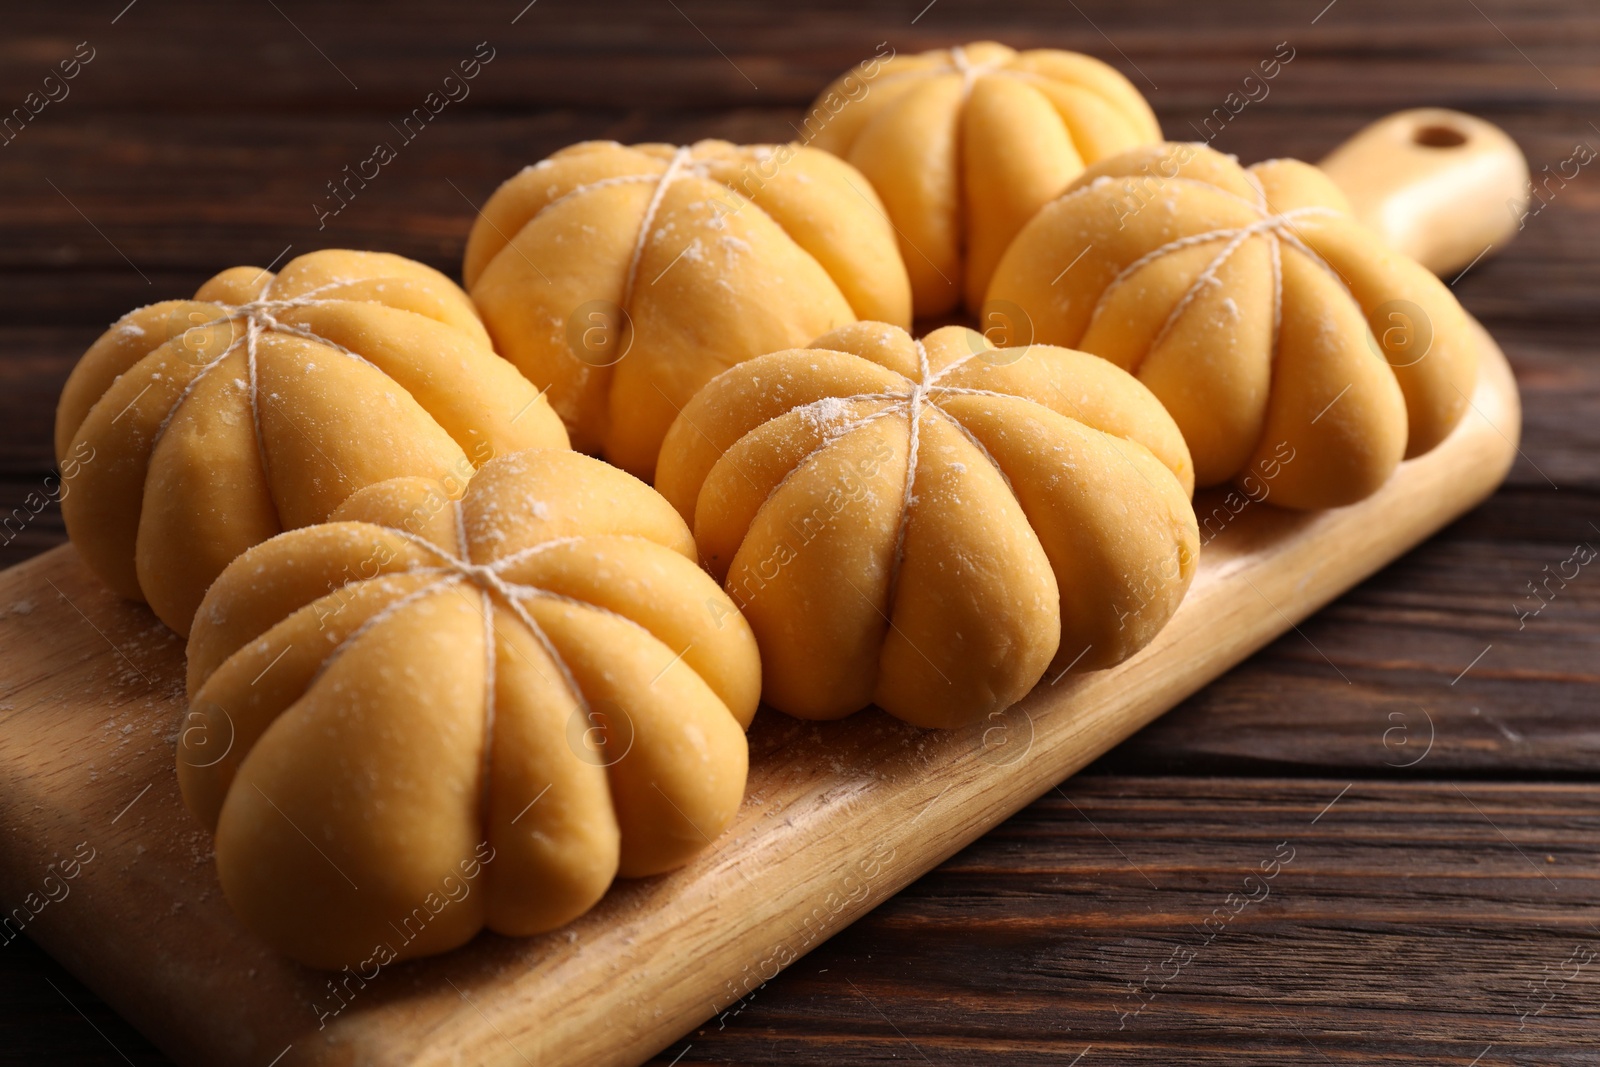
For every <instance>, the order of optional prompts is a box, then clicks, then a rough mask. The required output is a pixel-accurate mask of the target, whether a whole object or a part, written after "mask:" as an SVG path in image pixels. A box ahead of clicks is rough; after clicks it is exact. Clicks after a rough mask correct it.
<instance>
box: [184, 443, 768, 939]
mask: <svg viewBox="0 0 1600 1067" xmlns="http://www.w3.org/2000/svg"><path fill="white" fill-rule="evenodd" d="M333 520H334V521H332V522H329V523H327V524H324V525H318V526H310V527H306V528H303V529H299V530H292V531H290V532H288V533H285V534H280V535H279V536H277V537H275V538H273V539H272V540H270V541H267V542H265V543H263V544H260V545H257V546H256V547H255V548H252V549H251V550H249V551H248V552H246V553H245V554H244V555H243V556H241V557H239V558H238V559H237V560H235V561H234V562H233V563H232V564H231V565H230V566H229V567H228V569H227V570H225V571H224V572H223V573H222V576H221V577H220V578H218V579H217V582H216V584H215V585H214V586H212V587H211V590H210V592H208V593H207V594H206V599H205V603H204V604H203V605H202V606H201V608H200V611H199V613H198V614H197V615H196V617H195V625H194V632H193V633H192V634H191V635H190V637H189V679H188V688H189V696H190V711H189V714H188V718H187V720H186V722H185V723H184V728H183V730H182V731H181V735H180V740H179V743H178V780H179V784H180V785H181V786H182V789H183V797H184V801H185V803H187V805H188V807H189V810H190V811H192V812H193V813H194V814H195V816H196V817H197V818H198V819H199V820H200V821H201V822H203V823H204V824H205V825H206V827H207V829H210V830H212V831H214V833H215V835H216V854H217V869H218V873H219V874H220V875H221V879H222V888H223V891H224V892H225V893H226V895H227V898H228V901H229V903H230V904H231V905H232V906H233V909H234V911H235V912H236V913H237V914H238V915H239V917H240V918H241V919H242V920H243V921H244V923H245V925H247V926H248V927H250V929H252V930H254V931H255V932H256V933H257V934H259V935H260V936H261V937H263V938H264V939H265V940H266V941H267V942H268V943H270V944H271V945H273V946H274V947H275V948H277V949H279V950H280V951H283V952H285V953H287V954H288V955H290V956H292V957H294V958H295V959H297V960H300V961H302V962H304V963H308V964H311V965H313V966H317V967H330V968H333V967H342V966H352V967H359V966H360V965H361V964H362V962H363V961H368V960H372V959H373V958H374V956H375V955H376V956H379V957H381V956H383V955H385V954H386V952H385V949H386V950H387V953H390V954H392V955H390V958H400V959H404V958H406V957H410V956H423V955H429V954H432V953H436V952H444V951H446V950H448V949H451V948H454V947H455V946H457V945H460V944H462V943H463V942H465V941H467V940H468V939H470V938H471V937H472V936H473V935H474V934H476V933H477V932H478V930H479V929H481V928H483V927H485V926H487V927H488V928H489V929H491V930H495V931H497V932H499V933H503V934H510V935H517V936H520V935H526V934H533V933H538V932H540V931H543V930H549V929H552V928H554V927H557V926H560V925H562V924H563V923H566V922H568V921H569V920H571V919H572V918H574V917H575V916H578V915H581V914H582V913H583V912H585V911H587V910H588V909H589V908H591V907H593V906H594V904H595V902H596V901H598V900H599V899H600V897H601V896H602V895H603V894H604V893H605V891H606V887H607V886H609V885H610V884H611V881H612V879H613V878H614V877H615V876H618V875H621V876H623V877H630V878H631V877H638V876H642V875H650V874H657V873H659V872H662V871H667V870H671V869H672V868H674V867H677V866H679V865H681V864H683V863H684V862H686V861H687V860H688V859H689V858H690V857H691V856H693V855H694V854H695V853H697V852H699V851H700V850H701V849H703V848H705V847H706V846H707V844H708V843H709V842H710V841H712V840H713V839H714V838H716V836H717V835H718V834H720V833H721V832H722V831H723V830H724V829H725V828H726V827H727V826H728V824H729V823H730V822H731V821H732V820H733V817H734V814H735V813H736V812H737V811H738V808H739V804H740V801H741V799H742V797H743V794H744V783H745V772H746V769H747V760H748V755H747V751H746V746H745V737H744V729H745V727H746V726H748V725H749V722H750V718H751V716H752V715H753V714H754V713H755V709H756V701H757V698H758V696H759V693H760V689H761V673H760V657H759V654H758V653H757V651H756V645H755V639H754V637H753V636H752V634H751V632H750V628H749V626H748V625H746V624H745V621H744V620H743V619H742V618H741V617H740V616H739V614H738V612H737V610H735V608H734V606H733V604H732V603H731V602H729V601H728V599H727V597H726V596H724V595H723V593H722V592H721V590H719V589H718V588H717V585H716V583H715V582H714V581H712V580H711V578H710V577H708V576H707V575H706V573H705V572H704V571H702V570H701V569H700V568H699V567H698V566H696V565H695V562H694V556H693V552H694V542H693V540H692V539H691V538H690V536H689V531H688V529H687V528H686V527H685V526H684V524H683V521H682V520H681V519H680V518H679V517H678V516H677V515H676V514H675V513H674V512H673V510H672V508H671V507H670V506H669V505H668V504H667V502H666V501H664V500H662V499H661V497H660V496H659V495H658V494H656V493H655V492H653V491H652V490H651V489H650V487H649V486H646V485H644V484H642V483H640V482H639V481H638V480H637V479H635V478H633V477H631V476H630V475H628V474H625V473H623V472H622V471H619V470H617V469H616V468H614V467H609V466H607V465H605V464H604V463H601V462H600V461H599V460H596V459H591V458H589V457H587V456H581V455H578V454H576V453H573V452H566V451H556V450H535V451H530V452H524V453H520V454H518V455H513V456H508V457H504V458H501V459H496V460H494V461H492V462H490V463H489V464H487V465H485V466H484V467H483V469H482V470H480V471H479V472H478V473H477V475H476V476H475V477H474V478H473V479H472V482H471V484H470V485H469V486H468V488H467V492H466V496H465V498H464V499H463V500H460V501H459V502H458V501H454V500H452V499H451V497H450V494H449V491H448V489H447V487H445V486H443V485H441V484H440V483H438V482H434V481H430V480H428V479H424V478H403V479H396V480H393V481H388V482H382V483H379V484H377V485H374V486H369V487H367V488H366V489H363V490H361V491H359V492H357V493H356V494H354V495H353V496H352V497H351V498H350V499H349V500H347V501H346V502H345V503H344V505H343V506H342V507H340V508H339V509H338V510H337V511H336V512H335V513H334V515H333Z"/></svg>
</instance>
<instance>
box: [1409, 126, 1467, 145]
mask: <svg viewBox="0 0 1600 1067" xmlns="http://www.w3.org/2000/svg"><path fill="white" fill-rule="evenodd" d="M1411 139H1412V140H1413V141H1415V142H1416V143H1417V144H1419V145H1421V146H1422V147H1424V148H1457V147H1459V146H1461V145H1464V144H1466V143H1467V135H1466V134H1464V133H1462V132H1461V131H1460V130H1458V129H1456V128H1455V127H1454V126H1437V125H1435V126H1421V127H1418V128H1417V130H1416V132H1414V133H1413V134H1412V135H1411Z"/></svg>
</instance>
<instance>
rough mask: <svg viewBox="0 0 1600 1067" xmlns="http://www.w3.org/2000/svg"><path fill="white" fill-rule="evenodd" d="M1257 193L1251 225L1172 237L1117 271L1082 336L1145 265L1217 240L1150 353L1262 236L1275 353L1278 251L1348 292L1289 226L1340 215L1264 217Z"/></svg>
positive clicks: (1314, 210)
mask: <svg viewBox="0 0 1600 1067" xmlns="http://www.w3.org/2000/svg"><path fill="white" fill-rule="evenodd" d="M1252 177H1253V176H1252ZM1257 194H1258V206H1257V207H1256V210H1257V211H1258V212H1259V213H1260V214H1261V217H1260V218H1258V219H1257V220H1256V221H1255V222H1251V223H1248V224H1246V225H1243V226H1225V227H1220V228H1218V229H1214V230H1206V231H1205V232H1203V233H1196V234H1190V235H1189V236H1187V237H1179V238H1176V239H1174V240H1171V241H1168V242H1167V243H1166V244H1163V245H1161V246H1159V247H1157V248H1154V249H1151V250H1150V251H1149V252H1146V253H1145V254H1144V255H1142V256H1140V257H1139V258H1138V259H1136V260H1134V261H1133V262H1132V263H1129V264H1128V265H1127V266H1126V267H1123V268H1122V270H1121V271H1119V272H1118V273H1117V275H1116V276H1115V277H1114V278H1112V279H1111V281H1110V282H1109V283H1108V284H1107V285H1106V287H1105V289H1104V290H1103V291H1102V292H1101V293H1100V299H1099V300H1097V301H1096V302H1095V305H1094V309H1093V310H1092V311H1091V312H1090V313H1089V323H1088V326H1086V327H1085V333H1087V332H1088V330H1089V329H1090V328H1092V327H1093V326H1094V323H1095V322H1096V321H1097V320H1098V319H1099V317H1100V315H1101V313H1102V312H1103V311H1105V309H1106V307H1107V306H1108V305H1109V304H1110V303H1111V298H1112V296H1113V295H1114V294H1115V293H1116V291H1117V290H1118V289H1120V288H1121V287H1122V286H1123V285H1124V284H1126V283H1127V281H1128V280H1129V279H1130V278H1132V277H1133V276H1134V275H1136V274H1138V273H1139V272H1140V271H1141V270H1143V269H1144V268H1145V267H1147V266H1149V265H1150V264H1151V263H1154V262H1155V261H1156V260H1158V259H1161V258H1163V257H1165V256H1169V255H1172V254H1173V253H1174V252H1181V251H1183V250H1184V249H1187V248H1194V247H1197V246H1199V245H1205V244H1212V243H1215V242H1217V241H1223V242H1225V243H1224V244H1223V246H1222V248H1221V250H1220V251H1218V252H1217V254H1216V255H1215V256H1213V257H1212V258H1211V261H1210V262H1208V263H1207V264H1206V266H1205V268H1204V269H1203V270H1201V271H1200V273H1199V274H1197V275H1196V276H1195V279H1194V281H1193V282H1192V283H1190V285H1189V287H1188V288H1187V289H1186V290H1184V292H1183V295H1182V296H1180V297H1179V298H1178V300H1177V302H1176V303H1175V304H1173V306H1172V310H1171V312H1170V313H1168V315H1167V317H1166V319H1165V320H1163V321H1162V324H1161V328H1160V329H1159V330H1157V331H1156V334H1155V337H1154V338H1153V339H1152V340H1151V342H1150V346H1149V348H1148V349H1147V352H1148V351H1154V350H1155V349H1156V348H1158V347H1159V346H1160V345H1161V343H1162V342H1163V341H1164V340H1166V338H1167V335H1168V334H1170V333H1171V332H1172V330H1173V328H1174V327H1176V326H1177V324H1178V320H1179V319H1180V318H1182V317H1183V313H1184V312H1185V311H1186V310H1188V308H1189V305H1190V304H1192V303H1193V302H1194V301H1195V299H1196V298H1197V297H1198V296H1199V295H1200V294H1201V293H1202V292H1204V291H1205V289H1206V288H1207V287H1209V286H1211V285H1213V284H1216V280H1217V274H1218V272H1220V271H1221V270H1222V267H1223V266H1224V265H1225V264H1226V263H1227V262H1228V260H1229V259H1231V258H1232V256H1233V254H1234V253H1235V252H1236V251H1238V250H1239V248H1240V247H1242V246H1243V245H1244V243H1245V242H1246V241H1248V240H1249V239H1250V238H1252V237H1260V236H1265V237H1267V238H1269V239H1270V248H1269V256H1270V259H1271V263H1272V306H1273V314H1272V322H1273V329H1272V345H1273V351H1274V352H1276V350H1277V335H1278V327H1279V326H1280V325H1281V324H1282V322H1283V259H1282V246H1283V245H1288V246H1289V247H1291V248H1293V249H1294V250H1295V251H1296V252H1299V253H1300V254H1301V255H1303V256H1305V257H1306V259H1308V260H1310V261H1311V262H1312V263H1314V264H1316V265H1317V266H1319V267H1321V268H1322V269H1323V270H1324V271H1326V272H1327V273H1328V274H1329V275H1330V276H1331V277H1332V278H1333V279H1334V280H1335V281H1337V282H1338V283H1339V285H1340V286H1341V287H1342V288H1344V289H1346V291H1348V289H1349V287H1348V285H1346V283H1345V280H1344V279H1343V278H1342V277H1340V276H1339V272H1338V271H1336V270H1334V269H1333V266H1332V265H1331V264H1329V263H1328V261H1327V260H1325V259H1324V258H1323V257H1322V256H1321V255H1320V254H1319V253H1318V252H1317V251H1316V250H1315V249H1313V248H1312V247H1311V246H1310V245H1308V244H1306V242H1305V241H1303V240H1302V239H1301V238H1300V236H1299V234H1298V233H1296V232H1295V223H1296V222H1297V221H1299V220H1301V219H1306V218H1316V217H1337V216H1338V215H1340V214H1341V213H1340V212H1339V211H1337V210H1335V209H1334V208H1330V207H1322V206H1320V205H1310V206H1306V207H1297V208H1290V209H1289V210H1288V211H1282V212H1276V213H1273V214H1267V211H1268V210H1269V209H1268V208H1267V206H1266V196H1265V193H1264V191H1263V190H1261V188H1260V185H1259V183H1257Z"/></svg>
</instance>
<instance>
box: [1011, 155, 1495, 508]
mask: <svg viewBox="0 0 1600 1067" xmlns="http://www.w3.org/2000/svg"><path fill="white" fill-rule="evenodd" d="M988 306H989V307H990V308H994V309H1001V311H997V312H996V314H1000V313H1002V312H1003V313H1005V314H1008V315H1010V316H1012V317H1015V318H1019V319H1021V320H1023V321H1022V322H1021V323H1020V324H1015V323H1014V324H1012V328H1013V329H1014V330H1015V331H1016V332H1018V333H1020V334H1023V335H1026V336H1029V337H1031V338H1032V339H1033V340H1035V341H1039V342H1043V343H1046V344H1060V345H1071V346H1073V347H1075V348H1081V349H1083V350H1084V351H1086V352H1093V353H1095V354H1096V355H1099V356H1103V357H1105V358H1106V359H1108V360H1110V361H1111V362H1112V363H1115V364H1116V365H1117V366H1119V367H1121V368H1123V369H1124V370H1127V371H1129V372H1130V373H1132V374H1134V375H1136V376H1137V377H1138V378H1139V380H1140V381H1142V382H1143V383H1144V384H1145V385H1147V386H1149V387H1150V390H1151V391H1152V392H1153V393H1155V395H1156V396H1157V397H1159V398H1160V399H1161V402H1162V403H1163V404H1165V405H1166V408H1167V410H1168V411H1170V412H1171V413H1172V417H1173V418H1174V419H1176V420H1177V423H1178V426H1179V427H1180V428H1181V429H1182V430H1183V435H1184V439H1185V440H1186V441H1188V444H1189V450H1190V451H1191V452H1192V453H1193V455H1194V464H1195V480H1196V482H1197V483H1198V484H1199V485H1201V486H1208V485H1216V484H1219V483H1223V482H1228V481H1242V480H1243V479H1246V478H1253V479H1255V480H1256V481H1257V482H1264V483H1268V484H1267V491H1268V492H1269V493H1270V495H1271V499H1272V501H1273V503H1276V504H1281V505H1283V506H1285V507H1292V508H1325V507H1336V506H1339V505H1342V504H1349V503H1353V502H1354V501H1357V500H1360V499H1362V498H1363V497H1365V496H1367V495H1369V494H1371V493H1372V492H1373V491H1375V490H1376V489H1377V488H1378V487H1379V486H1380V485H1382V484H1383V483H1384V481H1385V480H1386V479H1387V478H1388V477H1389V475H1390V474H1391V473H1392V472H1393V471H1394V468H1395V466H1396V465H1397V464H1398V463H1399V462H1400V460H1401V459H1402V458H1409V457H1412V456H1417V455H1420V454H1422V453H1424V452H1426V451H1428V450H1429V449H1431V448H1433V446H1435V445H1437V444H1438V443H1439V442H1440V441H1442V440H1443V439H1444V438H1445V436H1446V435H1447V434H1448V433H1449V432H1450V430H1451V428H1452V427H1454V426H1455V424H1456V422H1457V421H1458V420H1459V419H1460V418H1461V414H1462V412H1463V411H1464V410H1465V409H1466V407H1467V404H1468V398H1469V397H1470V396H1471V395H1472V391H1473V386H1474V384H1475V381H1476V377H1477V346H1476V343H1475V341H1474V339H1473V336H1472V332H1471V328H1470V323H1469V321H1468V319H1467V315H1466V313H1465V312H1464V311H1462V309H1461V306H1460V305H1459V304H1458V303H1456V299H1455V297H1454V296H1453V295H1452V294H1451V293H1450V290H1449V289H1447V288H1446V287H1445V286H1444V284H1443V283H1442V282H1440V281H1439V279H1438V278H1436V277H1434V276H1433V275H1432V274H1431V273H1429V272H1428V271H1427V270H1425V269H1423V268H1422V267H1421V266H1419V265H1417V264H1416V263H1414V262H1412V261H1411V260H1410V259H1407V258H1406V257H1405V256H1402V255H1401V254H1399V253H1398V252H1395V251H1393V250H1392V249H1390V248H1388V247H1387V246H1385V245H1384V244H1383V242H1382V241H1381V240H1380V239H1379V238H1378V237H1377V236H1376V235H1375V234H1373V233H1372V232H1371V231H1369V230H1367V229H1366V228H1365V227H1363V226H1361V225H1360V224H1359V223H1357V222H1356V221H1355V220H1354V219H1353V218H1351V217H1350V214H1349V205H1348V203H1347V202H1346V200H1345V198H1344V196H1343V194H1342V193H1340V192H1339V190H1338V189H1337V188H1336V187H1335V186H1334V184H1333V182H1332V181H1330V180H1329V179H1328V177H1327V176H1326V175H1324V174H1323V173H1322V172H1321V171H1319V170H1317V169H1316V168H1315V167H1312V166H1309V165H1307V164H1305V163H1300V162H1298V161H1296V160H1292V159H1279V160H1269V161H1268V162H1265V163H1258V164H1256V165H1255V166H1253V167H1250V168H1249V169H1248V170H1246V169H1244V168H1242V167H1240V166H1239V164H1238V163H1237V162H1236V161H1235V160H1234V159H1233V158H1232V157H1231V156H1224V155H1221V154H1220V153H1218V152H1215V151H1213V150H1211V149H1210V148H1206V147H1204V146H1202V145H1195V144H1167V145H1155V146H1150V147H1147V148H1140V149H1136V150H1134V151H1132V152H1128V153H1125V154H1124V155H1121V156H1118V157H1116V158H1115V159H1111V160H1107V161H1106V162H1104V163H1101V164H1099V165H1097V166H1094V167H1091V168H1089V170H1087V171H1086V172H1085V173H1084V174H1083V176H1082V177H1080V178H1079V179H1078V180H1077V181H1076V182H1074V183H1073V184H1072V186H1071V187H1070V188H1069V189H1068V190H1067V192H1065V193H1064V194H1062V196H1061V197H1060V198H1058V199H1057V200H1055V201H1053V202H1052V203H1050V204H1049V205H1047V206H1046V207H1045V208H1043V209H1042V210H1041V211H1040V212H1039V214H1038V215H1037V216H1035V217H1034V219H1033V221H1032V222H1030V223H1029V224H1028V225H1027V226H1026V227H1025V228H1024V229H1023V231H1022V232H1021V233H1020V234H1018V235H1017V239H1016V241H1014V242H1013V243H1012V245H1011V248H1010V249H1009V250H1008V251H1007V252H1006V255H1005V258H1004V259H1002V260H1001V262H1000V265H999V267H998V268H997V269H996V270H995V275H994V280H993V282H992V283H991V284H990V286H989V305H988Z"/></svg>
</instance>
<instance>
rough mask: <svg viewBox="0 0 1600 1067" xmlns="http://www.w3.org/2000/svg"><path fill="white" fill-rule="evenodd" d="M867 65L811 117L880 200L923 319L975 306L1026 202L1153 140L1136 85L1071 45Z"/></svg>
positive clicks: (814, 133) (1037, 201) (1028, 206)
mask: <svg viewBox="0 0 1600 1067" xmlns="http://www.w3.org/2000/svg"><path fill="white" fill-rule="evenodd" d="M862 67H863V68H865V69H864V70H854V71H851V72H849V73H847V74H845V75H843V76H841V77H840V78H839V79H838V80H836V81H835V82H834V83H833V84H832V85H830V86H829V87H828V88H827V89H825V90H824V91H823V93H822V95H821V96H819V97H818V98H817V102H816V104H815V105H814V106H813V107H812V109H811V112H810V113H809V114H810V117H809V118H808V119H807V121H806V127H805V128H806V130H807V132H808V134H810V135H811V139H810V142H809V143H810V144H812V145H815V146H816V147H817V148H821V149H824V150H826V151H829V152H832V153H834V154H835V155H837V156H839V157H840V158H841V159H845V160H848V161H849V162H850V163H852V164H854V165H855V166H856V167H857V168H858V169H859V170H860V171H861V172H862V173H863V174H865V175H866V176H867V179H868V180H869V181H871V182H872V184H873V187H874V188H876V189H877V190H878V195H879V196H881V197H882V198H883V202H884V204H885V205H886V206H887V208H888V212H889V217H890V218H891V219H893V220H894V226H895V230H896V232H897V234H898V235H899V241H900V254H901V257H902V258H903V259H904V260H905V262H906V269H907V270H908V271H909V272H910V274H911V291H912V296H913V302H914V303H915V306H916V313H917V315H918V317H925V316H932V315H944V314H947V313H949V312H950V311H952V310H954V309H955V308H956V307H957V306H958V305H959V304H961V302H962V300H963V298H964V299H965V301H966V305H967V307H969V308H971V309H972V310H974V311H976V310H977V309H978V307H979V305H980V304H981V303H982V302H983V296H984V292H985V290H986V289H987V287H988V284H989V275H990V274H991V273H992V272H993V271H994V266H995V264H996V263H997V262H999V260H1000V255H1001V253H1003V252H1004V251H1005V250H1006V246H1007V245H1008V244H1010V243H1011V239H1012V238H1013V237H1015V236H1016V233H1017V231H1018V230H1020V229H1021V228H1022V226H1023V224H1024V223H1026V222H1027V221H1028V220H1029V219H1030V218H1032V217H1033V214H1034V212H1036V211H1038V210H1039V208H1041V207H1043V206H1044V205H1045V204H1046V203H1047V202H1048V201H1049V200H1050V199H1051V198H1052V197H1054V196H1056V195H1057V194H1058V193H1060V192H1061V190H1062V189H1063V188H1065V187H1066V185H1067V183H1068V182H1070V181H1072V179H1074V178H1076V177H1077V176H1078V174H1079V173H1081V172H1082V170H1083V168H1084V167H1085V166H1087V165H1089V164H1092V163H1097V162H1099V161H1100V160H1102V159H1105V158H1106V157H1108V156H1114V155H1116V154H1117V153H1119V152H1123V151H1125V150H1127V149H1129V148H1133V147H1136V146H1138V145H1142V144H1149V143H1151V142H1153V141H1159V140H1161V127H1160V125H1159V124H1157V122H1156V117H1155V113H1154V112H1152V111H1151V110H1150V105H1149V104H1148V103H1146V102H1145V99H1144V97H1143V96H1142V95H1140V93H1139V90H1137V89H1135V88H1134V87H1133V84H1132V83H1131V82H1129V81H1128V79H1127V78H1124V77H1123V76H1122V75H1121V74H1119V73H1118V72H1117V71H1116V70H1114V69H1113V68H1111V67H1109V66H1107V65H1106V64H1104V63H1102V62H1100V61H1099V60H1098V59H1095V58H1093V57H1091V56H1086V55H1080V54H1078V53H1076V52H1063V51H1058V50H1056V49H1053V48H1039V49H1033V50H1030V51H1026V52H1017V51H1014V50H1012V49H1010V48H1007V47H1006V46H1005V45H1002V44H996V43H994V42H993V41H981V42H978V43H976V44H969V45H966V46H964V47H957V48H941V49H936V50H934V51H931V52H923V53H922V54H920V55H908V56H894V57H892V58H890V59H887V60H884V61H881V62H880V61H877V60H870V61H868V63H866V64H863V65H862ZM841 101H842V102H843V105H842V106H840V102H841Z"/></svg>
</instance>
